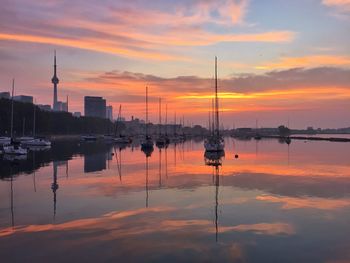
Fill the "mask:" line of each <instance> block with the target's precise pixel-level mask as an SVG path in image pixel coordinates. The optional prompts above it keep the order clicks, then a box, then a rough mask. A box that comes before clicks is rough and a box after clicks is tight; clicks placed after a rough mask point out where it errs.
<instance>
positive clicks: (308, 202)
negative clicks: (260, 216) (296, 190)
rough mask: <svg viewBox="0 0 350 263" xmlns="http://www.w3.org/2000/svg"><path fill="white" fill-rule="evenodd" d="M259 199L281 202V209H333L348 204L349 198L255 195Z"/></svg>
mask: <svg viewBox="0 0 350 263" xmlns="http://www.w3.org/2000/svg"><path fill="white" fill-rule="evenodd" d="M256 199H257V200H259V201H266V202H271V203H282V204H283V206H282V208H283V209H299V208H314V209H320V210H335V209H340V208H344V207H348V206H350V200H349V199H335V200H332V199H326V198H316V197H309V198H293V197H277V196H269V195H261V196H257V197H256Z"/></svg>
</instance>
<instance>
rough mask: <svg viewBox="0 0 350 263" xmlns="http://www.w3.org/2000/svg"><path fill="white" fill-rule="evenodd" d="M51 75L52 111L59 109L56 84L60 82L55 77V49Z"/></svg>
mask: <svg viewBox="0 0 350 263" xmlns="http://www.w3.org/2000/svg"><path fill="white" fill-rule="evenodd" d="M53 70H54V73H53V77H52V79H51V82H52V84H53V105H52V109H53V110H54V111H60V108H59V106H60V105H58V98H57V84H58V83H59V82H60V80H59V79H58V77H57V65H56V50H55V57H54V65H53Z"/></svg>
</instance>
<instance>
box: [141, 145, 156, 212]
mask: <svg viewBox="0 0 350 263" xmlns="http://www.w3.org/2000/svg"><path fill="white" fill-rule="evenodd" d="M141 150H142V152H143V153H144V154H145V157H146V208H148V198H149V193H148V191H149V190H148V158H149V157H151V155H152V152H153V150H154V149H153V147H145V148H142V149H141Z"/></svg>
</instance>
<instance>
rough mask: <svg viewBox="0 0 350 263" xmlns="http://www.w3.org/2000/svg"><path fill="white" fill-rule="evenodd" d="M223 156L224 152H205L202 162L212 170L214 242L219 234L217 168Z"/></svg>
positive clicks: (218, 181)
mask: <svg viewBox="0 0 350 263" xmlns="http://www.w3.org/2000/svg"><path fill="white" fill-rule="evenodd" d="M224 156H225V152H224V151H219V152H207V151H206V152H205V153H204V161H205V165H207V166H212V167H213V168H214V169H213V179H214V183H215V208H214V210H215V241H216V242H218V233H219V223H218V221H219V215H218V208H219V186H220V170H219V167H220V166H221V165H222V158H223V157H224Z"/></svg>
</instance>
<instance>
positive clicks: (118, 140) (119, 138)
mask: <svg viewBox="0 0 350 263" xmlns="http://www.w3.org/2000/svg"><path fill="white" fill-rule="evenodd" d="M121 112H122V105H120V106H119V112H118V118H117V121H116V124H115V137H114V142H115V143H119V144H129V143H131V141H132V140H131V138H129V137H126V136H123V135H121V132H120V131H119V135H118V136H117V131H118V125H119V122H120V121H121V118H122V116H121Z"/></svg>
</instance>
